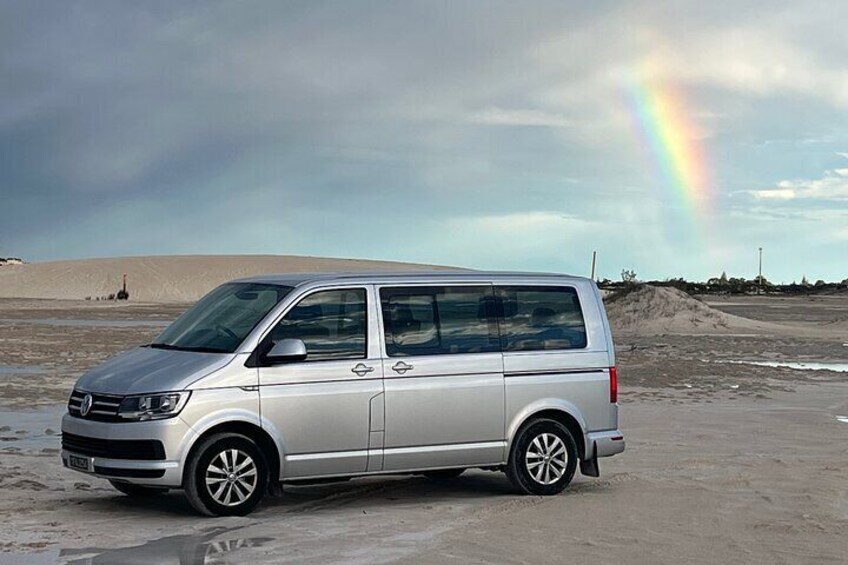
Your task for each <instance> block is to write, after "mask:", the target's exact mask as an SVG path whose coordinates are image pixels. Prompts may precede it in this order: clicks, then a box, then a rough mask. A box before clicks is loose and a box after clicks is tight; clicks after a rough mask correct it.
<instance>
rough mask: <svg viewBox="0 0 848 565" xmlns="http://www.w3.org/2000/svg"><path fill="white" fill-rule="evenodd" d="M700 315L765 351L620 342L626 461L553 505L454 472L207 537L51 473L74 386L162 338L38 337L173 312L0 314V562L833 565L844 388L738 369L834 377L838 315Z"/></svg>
mask: <svg viewBox="0 0 848 565" xmlns="http://www.w3.org/2000/svg"><path fill="white" fill-rule="evenodd" d="M708 303H710V304H711V305H713V306H716V307H718V308H719V309H721V310H722V311H724V312H727V313H729V314H733V315H737V316H744V317H746V318H750V319H754V320H760V321H764V322H768V323H769V324H777V329H778V331H768V332H764V331H755V332H752V333H747V334H728V333H723V334H720V335H697V334H696V333H691V332H690V333H677V334H675V333H666V334H662V333H661V334H653V333H652V334H650V335H648V334H643V333H640V332H639V331H633V332H620V333H618V334H616V336H615V337H616V342H617V346H618V347H617V349H618V365H619V367H620V378H621V395H620V399H621V426H622V429H623V430H624V432H625V434H626V436H627V440H628V449H627V451H626V452H625V453H624V454H622V455H620V456H616V457H614V458H611V459H606V460H602V461H601V477H600V478H599V479H590V478H585V477H578V478H577V479H576V481H575V483H574V484H573V485H572V486H571V487H570V488H569V489H568V490H567V491H566V492H565V493H563V494H562V495H560V496H557V497H552V498H542V497H526V496H516V495H514V494H513V493H512V492H511V490H510V487H509V483H508V482H507V481H506V479H505V477H504V476H503V475H501V474H499V473H492V472H484V471H469V472H467V473H466V474H465V475H463V476H461V477H460V478H458V479H455V480H450V481H438V482H436V481H430V480H427V479H424V478H421V477H386V478H367V479H357V480H353V481H350V482H346V483H337V484H327V485H320V486H308V487H307V486H301V487H287V488H286V492H285V496H284V497H282V498H275V499H271V500H269V501H268V502H267V503H265V504H263V506H261V507H260V508H259V509H258V511H257V512H255V513H254V514H252V515H250V516H248V517H245V518H225V519H204V518H199V517H197V516H195V515H194V514H192V512H191V510H190V508H189V506H188V504H187V503H186V502H185V500H184V499H183V498H182V496H181V495H180V494H178V493H173V494H168V495H165V496H162V497H158V498H151V499H150V500H143V501H137V500H131V499H129V498H127V497H124V496H122V495H119V494H118V493H117V492H116V491H114V490H112V489H111V487H110V486H109V485H108V483H107V482H106V481H104V480H100V479H90V478H88V477H86V476H84V475H81V474H78V473H74V472H71V471H68V470H65V469H63V468H62V467H61V464H60V462H59V460H58V447H59V438H58V435H57V433H56V432H57V431H58V428H59V418H60V416H61V414H62V412H63V411H64V409H65V408H64V403H65V401H66V398H67V394H68V392H69V391H70V389H71V387H72V385H73V382H74V380H75V379H76V377H77V376H78V375H79V374H80V373H81V372H83V371H84V370H85V369H87V368H88V367H90V366H92V365H94V364H96V363H97V362H99V361H101V360H102V359H104V358H106V357H108V356H109V355H112V354H114V353H116V352H118V351H120V350H123V349H126V348H128V347H130V346H132V345H134V344H139V343H145V342H148V341H150V340H151V339H152V337H154V336H155V335H156V333H158V327H157V326H154V325H135V324H131V325H126V324H123V325H122V324H103V323H101V324H96V323H89V322H87V323H85V324H81V325H74V324H64V325H63V324H56V323H49V322H47V321H44V320H48V321H49V320H56V319H62V320H77V321H79V320H88V321H91V320H101V321H104V320H105V321H109V320H117V321H121V320H124V321H139V322H150V321H152V322H155V321H159V322H162V321H166V320H169V319H173V318H174V317H176V315H178V314H179V312H180V311H181V310H182V309H183V308H184V307H185V306H184V305H176V304H175V305H167V306H161V305H135V304H132V303H129V304H123V305H112V304H109V305H105V306H101V305H98V304H93V303H86V302H73V301H23V300H0V368H3V370H2V371H0V488H2V492H3V496H2V497H0V521H2V522H3V524H4V526H3V528H2V529H0V552H2V553H0V562H2V563H53V562H61V563H68V562H71V563H152V562H158V563H203V562H204V561H205V562H214V563H242V562H250V561H253V562H260V563H261V562H267V563H280V562H283V563H373V562H380V563H392V562H416V563H421V562H423V563H445V562H456V563H468V562H471V563H488V562H497V563H561V562H563V560H567V561H568V562H571V563H610V562H612V563H651V564H653V563H674V564H679V563H681V562H687V563H763V564H766V563H768V564H771V563H775V562H777V563H844V562H845V556H846V555H848V375H846V373H840V372H837V371H831V370H798V369H793V368H789V367H768V366H762V365H751V364H746V363H740V362H739V361H753V362H774V361H778V362H808V363H810V362H820V363H845V362H848V346H845V345H844V344H846V343H848V331H844V330H843V329H842V328H843V322H844V321H845V319H846V312H848V297H844V296H843V297H835V298H829V299H828V301H826V302H824V305H822V304H821V301H815V300H810V299H806V298H792V299H783V298H773V297H749V298H739V297H732V298H728V299H726V300H723V299H718V300H711V299H708ZM10 319H13V321H12V320H10ZM33 320H41V322H34V321H33ZM719 361H720V362H719ZM15 369H18V371H17V372H16V371H15ZM840 417H842V418H843V419H844V420H845V421H843V420H840Z"/></svg>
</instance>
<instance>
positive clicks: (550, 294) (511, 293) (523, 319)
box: [497, 286, 586, 351]
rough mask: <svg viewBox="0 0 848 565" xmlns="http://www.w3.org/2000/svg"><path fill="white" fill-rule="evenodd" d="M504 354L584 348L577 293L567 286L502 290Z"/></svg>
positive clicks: (519, 287) (584, 329) (506, 288)
mask: <svg viewBox="0 0 848 565" xmlns="http://www.w3.org/2000/svg"><path fill="white" fill-rule="evenodd" d="M497 294H498V296H499V298H500V300H501V303H502V305H503V317H504V319H503V321H504V324H503V327H502V331H503V350H504V351H539V350H548V349H577V348H582V347H586V325H585V323H584V321H583V312H582V311H581V309H580V301H579V300H578V298H577V290H576V289H574V288H572V287H567V286H558V287H553V286H502V287H498V288H497Z"/></svg>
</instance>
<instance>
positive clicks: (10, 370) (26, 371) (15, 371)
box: [0, 365, 47, 375]
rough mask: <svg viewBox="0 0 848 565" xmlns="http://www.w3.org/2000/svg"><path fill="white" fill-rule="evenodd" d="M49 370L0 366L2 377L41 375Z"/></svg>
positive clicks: (32, 367) (36, 367)
mask: <svg viewBox="0 0 848 565" xmlns="http://www.w3.org/2000/svg"><path fill="white" fill-rule="evenodd" d="M46 372H47V368H45V367H38V366H32V365H30V366H29V367H16V366H14V365H0V375H39V374H41V373H46Z"/></svg>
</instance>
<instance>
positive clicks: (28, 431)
mask: <svg viewBox="0 0 848 565" xmlns="http://www.w3.org/2000/svg"><path fill="white" fill-rule="evenodd" d="M64 412H65V406H50V407H48V408H42V409H40V410H6V409H4V410H2V411H0V451H2V450H4V449H10V448H11V449H14V450H16V451H17V450H20V451H41V450H42V449H60V448H61V435H60V432H61V429H62V414H64ZM47 430H51V431H52V432H53V433H47Z"/></svg>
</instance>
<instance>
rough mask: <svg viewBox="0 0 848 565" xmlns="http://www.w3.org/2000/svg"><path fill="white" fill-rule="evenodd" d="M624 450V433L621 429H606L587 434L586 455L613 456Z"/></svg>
mask: <svg viewBox="0 0 848 565" xmlns="http://www.w3.org/2000/svg"><path fill="white" fill-rule="evenodd" d="M622 451H624V434H622V433H621V430H605V431H602V432H589V433H588V434H586V457H587V458H588V459H592V458H594V457H611V456H613V455H615V454H616V453H621V452H622Z"/></svg>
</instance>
